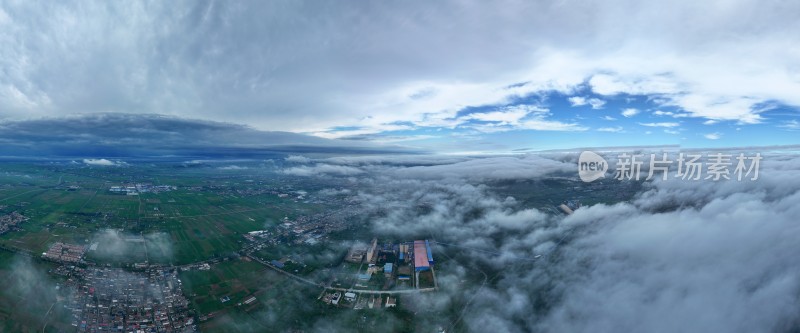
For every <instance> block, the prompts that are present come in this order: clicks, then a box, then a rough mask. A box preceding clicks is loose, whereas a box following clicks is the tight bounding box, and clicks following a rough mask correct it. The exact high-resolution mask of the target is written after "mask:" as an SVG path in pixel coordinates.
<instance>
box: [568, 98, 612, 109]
mask: <svg viewBox="0 0 800 333" xmlns="http://www.w3.org/2000/svg"><path fill="white" fill-rule="evenodd" d="M567 100H569V102H570V103H571V104H572V106H583V105H587V104H589V105H591V106H592V109H595V110H599V109H602V108H603V105H605V104H606V101H604V100H602V99H599V98H586V97H581V96H573V97H570V98H568V99H567Z"/></svg>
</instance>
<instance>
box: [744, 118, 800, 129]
mask: <svg viewBox="0 0 800 333" xmlns="http://www.w3.org/2000/svg"><path fill="white" fill-rule="evenodd" d="M778 127H781V128H785V129H788V130H800V121H797V120H794V119H792V120H786V121H784V122H782V123H781V124H780V125H778ZM737 130H738V129H737Z"/></svg>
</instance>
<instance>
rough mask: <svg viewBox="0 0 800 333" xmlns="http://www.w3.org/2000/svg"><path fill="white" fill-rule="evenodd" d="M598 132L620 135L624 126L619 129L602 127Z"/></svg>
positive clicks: (618, 127)
mask: <svg viewBox="0 0 800 333" xmlns="http://www.w3.org/2000/svg"><path fill="white" fill-rule="evenodd" d="M597 131H598V132H611V133H620V132H622V131H623V129H622V126H617V127H600V128H598V129H597Z"/></svg>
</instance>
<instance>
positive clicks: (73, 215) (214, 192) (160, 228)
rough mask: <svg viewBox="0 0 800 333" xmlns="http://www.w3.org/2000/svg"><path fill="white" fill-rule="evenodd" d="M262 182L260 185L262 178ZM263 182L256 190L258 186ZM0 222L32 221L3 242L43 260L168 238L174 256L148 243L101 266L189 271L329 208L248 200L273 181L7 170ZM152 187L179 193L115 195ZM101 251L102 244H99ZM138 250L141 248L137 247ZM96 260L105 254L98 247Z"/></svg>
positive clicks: (197, 173) (266, 198)
mask: <svg viewBox="0 0 800 333" xmlns="http://www.w3.org/2000/svg"><path fill="white" fill-rule="evenodd" d="M257 177H260V178H257ZM249 178H256V179H259V184H254V183H253V180H252V179H249ZM0 181H2V182H1V183H2V185H0V214H4V213H10V212H19V213H21V214H23V215H25V216H26V217H28V218H30V219H29V220H28V221H27V222H25V223H23V224H21V225H20V226H19V229H20V230H19V231H15V232H10V233H6V234H4V235H2V236H0V244H1V245H3V246H7V247H12V248H16V249H20V250H23V251H28V252H30V253H34V254H35V253H41V252H43V251H45V250H46V249H47V248H48V247H49V245H51V244H53V243H54V242H57V241H62V242H68V243H75V244H84V245H91V244H93V243H96V242H97V241H96V239H95V238H96V235H97V234H102V233H103V231H104V230H109V229H112V230H116V231H118V232H119V233H120V234H121V235H125V236H126V237H132V236H143V237H145V238H147V236H148V235H153V234H161V233H163V234H166V235H167V236H168V240H169V243H170V251H171V253H161V254H159V251H160V250H163V249H160V248H159V246H156V244H153V243H151V242H145V243H144V245H145V246H144V247H142V248H141V254H135V255H128V256H126V257H124V258H120V257H115V256H113V255H105V254H102V253H93V252H89V253H88V254H87V255H88V256H89V257H90V258H92V259H96V260H99V261H102V260H104V259H108V260H110V261H114V262H122V263H125V262H128V263H133V262H140V261H144V260H148V261H150V262H155V263H172V264H186V263H191V262H196V261H201V260H205V259H209V258H214V257H220V256H226V255H229V254H231V253H232V252H235V251H237V250H238V249H239V248H240V247H241V244H242V242H243V241H244V239H243V238H242V236H241V235H242V234H243V233H247V232H249V231H254V230H261V229H265V228H268V227H271V226H274V225H275V224H277V223H278V221H281V220H282V219H283V218H284V217H289V218H294V217H295V216H297V215H298V214H306V213H314V212H318V211H321V210H322V209H324V207H321V206H319V205H316V204H311V203H304V202H298V201H296V200H292V198H291V197H289V198H280V197H278V196H277V195H274V194H268V193H255V194H249V195H241V194H238V192H236V190H239V189H252V188H259V187H265V188H268V187H270V183H271V182H273V181H274V176H270V175H263V174H256V175H238V174H226V175H223V176H220V175H219V172H218V171H216V170H185V169H181V170H174V171H173V170H171V169H169V168H164V167H161V168H156V167H147V166H144V167H138V166H137V167H136V168H134V167H129V168H124V169H114V168H112V169H107V168H106V169H104V168H85V167H83V168H79V167H68V166H67V167H63V166H62V167H60V168H59V167H55V166H50V165H43V166H35V165H34V166H31V165H17V164H0ZM134 183H148V184H152V185H169V186H175V187H176V189H175V190H171V191H164V192H147V193H140V194H139V195H125V194H118V193H112V192H110V191H109V189H110V187H111V186H121V185H125V184H134ZM100 243H101V244H100V245H102V241H101V242H100ZM133 245H135V244H133ZM96 251H97V252H103V251H106V249H104V247H103V246H98V248H97V250H96Z"/></svg>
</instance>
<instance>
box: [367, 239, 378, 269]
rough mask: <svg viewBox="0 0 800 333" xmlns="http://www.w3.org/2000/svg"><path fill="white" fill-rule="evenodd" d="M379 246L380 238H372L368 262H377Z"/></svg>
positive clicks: (368, 251)
mask: <svg viewBox="0 0 800 333" xmlns="http://www.w3.org/2000/svg"><path fill="white" fill-rule="evenodd" d="M377 248H378V239H377V238H373V239H372V245H371V246H370V247H369V250H367V262H368V263H374V262H375V259H376V257H377V255H378V249H377Z"/></svg>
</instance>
